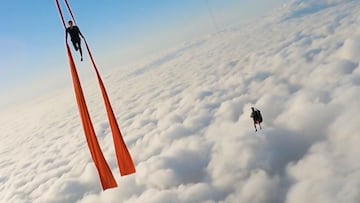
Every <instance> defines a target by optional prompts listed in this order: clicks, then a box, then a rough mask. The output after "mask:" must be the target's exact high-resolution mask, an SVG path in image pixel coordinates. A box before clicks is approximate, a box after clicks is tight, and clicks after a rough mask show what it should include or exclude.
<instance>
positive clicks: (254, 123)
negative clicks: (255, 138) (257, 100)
mask: <svg viewBox="0 0 360 203" xmlns="http://www.w3.org/2000/svg"><path fill="white" fill-rule="evenodd" d="M254 128H255V132H256V131H257V128H256V122H255V121H254Z"/></svg>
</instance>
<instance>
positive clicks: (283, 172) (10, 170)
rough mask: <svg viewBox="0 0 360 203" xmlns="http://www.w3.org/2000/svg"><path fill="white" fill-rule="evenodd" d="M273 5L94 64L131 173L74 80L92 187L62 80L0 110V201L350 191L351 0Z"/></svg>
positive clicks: (356, 89) (342, 198) (354, 146)
mask: <svg viewBox="0 0 360 203" xmlns="http://www.w3.org/2000/svg"><path fill="white" fill-rule="evenodd" d="M316 2H317V3H316ZM319 5H320V6H319ZM285 8H286V9H285ZM283 9H284V10H285V11H286V12H285V11H283V12H282V13H280V15H277V17H274V18H266V19H264V20H263V21H261V22H259V23H254V24H249V25H248V26H247V27H246V29H245V28H244V27H241V28H236V27H235V28H232V29H228V30H225V31H223V32H221V33H218V34H216V35H209V36H206V37H204V38H202V39H199V40H197V41H193V42H189V43H185V44H184V45H182V46H180V47H177V48H174V49H173V50H169V51H168V53H166V54H162V55H159V56H157V57H154V59H152V60H150V61H147V62H142V63H140V62H139V64H140V65H136V66H135V67H132V68H131V69H129V70H128V71H121V72H120V71H113V72H111V73H110V74H108V75H104V76H105V77H104V80H105V83H106V84H105V85H106V86H107V88H108V89H109V95H110V97H111V98H110V99H111V100H112V101H113V105H114V108H115V112H116V114H117V117H118V121H119V125H120V128H121V129H122V131H123V134H124V136H125V137H124V138H125V141H126V143H127V145H128V147H129V150H130V152H131V154H132V155H133V158H134V161H135V163H136V167H137V173H136V174H135V175H131V176H126V177H120V175H119V172H118V169H117V167H116V160H115V156H114V152H113V146H112V138H111V135H110V134H109V133H110V130H109V127H108V126H107V123H106V115H105V112H103V111H104V108H103V106H102V101H101V100H100V95H99V91H98V87H97V86H96V81H95V80H94V81H86V82H85V83H84V85H83V86H84V88H85V93H86V97H87V98H88V105H89V107H91V114H92V116H93V122H94V125H95V128H96V132H97V135H98V138H99V141H100V144H101V146H102V149H103V151H104V153H105V156H106V158H107V160H108V162H109V163H110V166H111V168H112V170H113V173H114V174H115V175H116V178H117V180H118V183H119V187H118V188H116V189H111V190H107V191H105V192H102V191H101V187H100V183H99V180H98V176H97V173H96V170H95V168H94V165H93V163H92V161H91V159H90V155H89V151H88V149H87V146H86V143H85V137H84V135H83V132H82V127H81V124H80V121H79V118H78V112H77V109H76V106H75V100H74V98H73V94H72V90H71V89H67V90H64V92H58V93H56V94H55V95H49V96H47V97H44V98H41V99H39V100H37V101H32V102H29V103H28V104H26V105H23V106H19V107H17V108H16V109H12V110H11V109H10V110H8V111H6V112H5V111H4V112H2V113H1V117H0V122H1V123H2V125H1V126H0V131H1V134H0V136H1V139H2V142H1V144H0V145H1V148H0V157H1V159H0V183H1V184H0V194H1V195H0V200H1V202H47V203H57V202H78V203H99V202H106V203H116V202H126V203H130V202H131V203H137V202H139V203H140V202H141V203H144V202H146V203H169V202H184V203H198V202H203V203H215V202H219V203H237V202H251V203H278V202H287V203H303V202H314V203H332V202H334V203H335V202H336V203H338V202H346V203H357V202H360V189H359V188H360V162H359V161H357V160H358V157H359V155H360V148H359V147H358V146H359V145H360V136H359V133H358V132H359V131H360V126H359V125H358V124H359V123H360V117H359V115H357V112H360V68H359V61H360V57H359V56H360V49H359V47H360V30H359V29H357V27H360V26H359V25H360V18H358V17H357V16H359V13H360V5H359V4H358V3H357V2H356V1H293V3H292V4H290V5H289V6H288V7H284V8H283ZM304 9H305V10H304ZM300 11H301V12H300ZM305 11H306V12H305ZM310 11H311V12H310ZM251 106H256V107H257V108H259V109H260V110H261V111H262V113H263V117H264V123H263V130H261V131H258V132H256V133H255V131H254V129H253V124H252V121H251V119H250V111H251V110H250V107H251Z"/></svg>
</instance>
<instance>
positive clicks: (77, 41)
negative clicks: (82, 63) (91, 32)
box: [66, 25, 82, 60]
mask: <svg viewBox="0 0 360 203" xmlns="http://www.w3.org/2000/svg"><path fill="white" fill-rule="evenodd" d="M68 33H69V34H70V38H71V42H72V43H73V46H74V48H75V50H76V51H77V50H80V55H81V60H82V50H81V38H80V35H81V32H80V29H79V27H78V26H76V25H74V26H72V27H68V28H66V34H68Z"/></svg>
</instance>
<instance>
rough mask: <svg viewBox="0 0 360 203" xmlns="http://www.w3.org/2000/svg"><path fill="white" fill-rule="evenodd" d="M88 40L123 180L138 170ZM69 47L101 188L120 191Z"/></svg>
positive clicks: (62, 17) (75, 82) (83, 120)
mask: <svg viewBox="0 0 360 203" xmlns="http://www.w3.org/2000/svg"><path fill="white" fill-rule="evenodd" d="M64 1H65V3H66V6H67V9H68V11H69V13H70V15H71V17H72V20H73V22H74V23H75V24H76V22H75V18H74V15H73V13H72V11H71V8H70V5H69V3H68V1H67V0H64ZM55 2H56V6H57V8H58V11H59V15H60V18H61V20H62V23H63V25H64V28H65V29H66V24H65V20H64V16H63V13H62V10H61V7H60V4H59V1H58V0H55ZM83 39H84V42H85V45H86V49H87V51H88V54H89V57H90V59H91V62H92V65H93V67H94V70H95V72H96V75H97V79H98V82H99V86H100V89H101V94H102V96H103V99H104V104H105V108H106V112H107V116H108V120H109V124H110V128H111V132H112V136H113V141H114V147H115V153H116V158H117V163H118V166H119V169H120V174H121V175H122V176H124V175H129V174H132V173H135V166H134V162H133V160H132V158H131V155H130V153H129V151H128V149H127V147H126V145H125V142H124V140H123V138H122V135H121V132H120V129H119V126H118V123H117V121H116V118H115V115H114V112H113V109H112V107H111V104H110V100H109V97H108V95H107V93H106V90H105V86H104V83H103V81H102V79H101V76H100V73H99V71H98V69H97V67H96V64H95V61H94V58H93V56H92V54H91V51H90V48H89V45H88V43H87V42H86V39H85V38H83ZM65 44H66V50H67V55H68V60H69V66H70V71H71V76H72V81H73V85H74V90H75V95H76V101H77V105H78V109H79V112H80V117H81V121H82V125H83V128H84V132H85V136H86V141H87V143H88V146H89V150H90V153H91V157H92V159H93V161H94V163H95V166H96V168H97V170H98V174H99V176H100V181H101V185H102V188H103V190H106V189H108V188H114V187H117V183H116V180H115V178H114V176H113V174H112V173H111V170H110V167H109V165H108V164H107V162H106V160H105V158H104V155H103V153H102V151H101V148H100V146H99V142H98V140H97V138H96V134H95V131H94V127H93V125H92V122H91V118H90V114H89V111H88V109H87V106H86V102H85V97H84V93H83V91H82V88H81V84H80V79H79V76H78V73H77V71H76V66H75V62H74V59H73V57H72V54H71V51H70V47H69V45H68V43H67V41H66V40H65Z"/></svg>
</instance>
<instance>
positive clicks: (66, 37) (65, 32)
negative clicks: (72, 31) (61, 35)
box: [65, 28, 69, 41]
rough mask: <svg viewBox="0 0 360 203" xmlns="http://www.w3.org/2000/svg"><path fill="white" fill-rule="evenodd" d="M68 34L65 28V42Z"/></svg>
mask: <svg viewBox="0 0 360 203" xmlns="http://www.w3.org/2000/svg"><path fill="white" fill-rule="evenodd" d="M68 34H69V33H68V29H67V28H66V29H65V40H66V41H67V39H68Z"/></svg>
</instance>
